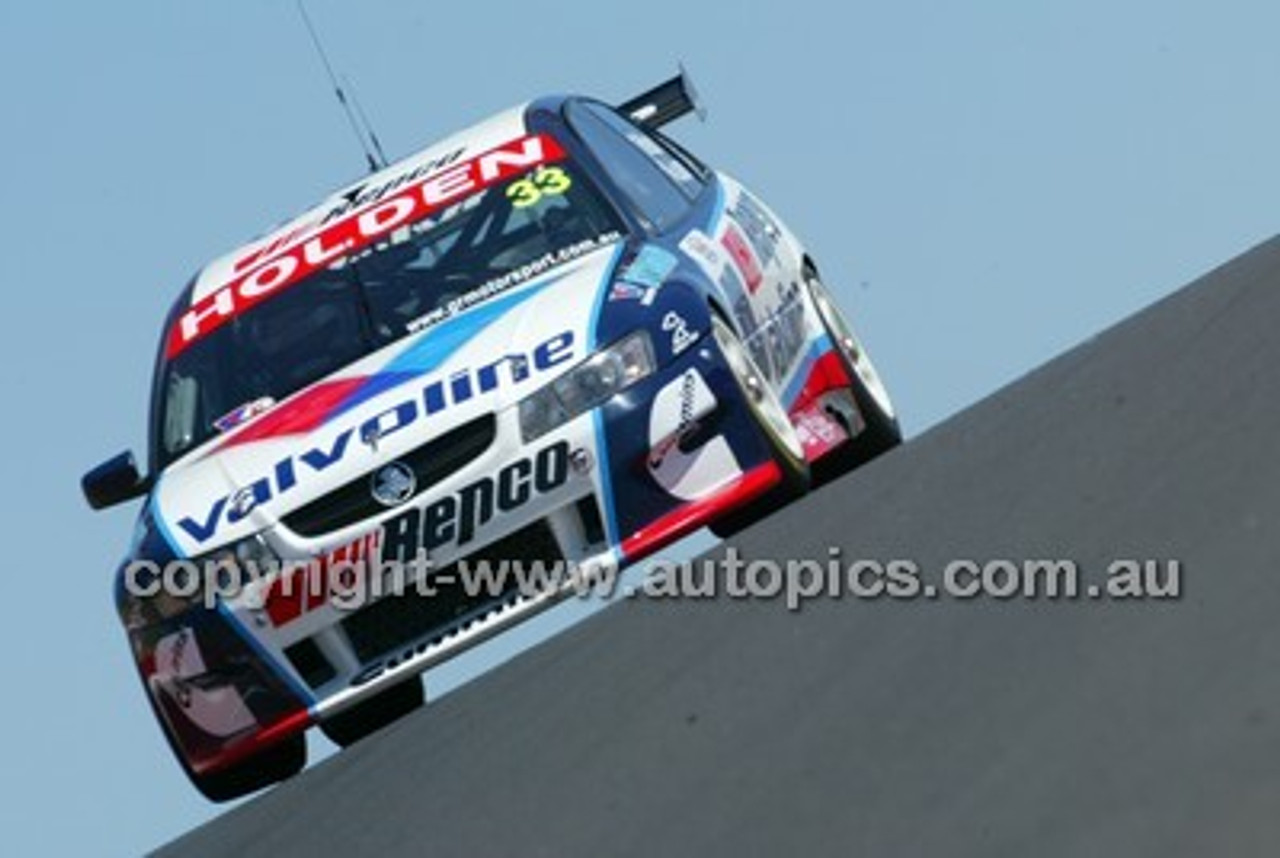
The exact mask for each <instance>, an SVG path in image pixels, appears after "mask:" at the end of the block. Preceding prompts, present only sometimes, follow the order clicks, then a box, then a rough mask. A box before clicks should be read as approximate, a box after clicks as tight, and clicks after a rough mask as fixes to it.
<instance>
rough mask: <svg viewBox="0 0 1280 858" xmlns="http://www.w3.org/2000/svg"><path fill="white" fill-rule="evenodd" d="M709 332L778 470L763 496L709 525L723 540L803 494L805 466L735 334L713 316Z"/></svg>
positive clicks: (778, 406)
mask: <svg viewBox="0 0 1280 858" xmlns="http://www.w3.org/2000/svg"><path fill="white" fill-rule="evenodd" d="M711 332H712V335H713V336H714V337H715V340H716V344H717V345H718V346H719V347H720V352H721V354H723V355H724V358H725V361H726V362H727V363H728V364H729V369H730V370H731V371H732V372H733V376H734V378H735V380H736V381H737V382H738V388H739V390H740V391H741V392H742V399H741V401H742V402H743V404H744V405H746V407H747V410H748V412H749V413H750V414H751V418H752V420H753V421H754V422H755V424H756V428H758V429H759V430H760V434H761V436H762V437H763V438H764V440H765V443H766V444H767V445H768V447H769V452H770V454H771V455H772V457H773V461H774V463H775V464H776V465H777V466H778V468H779V470H781V471H782V481H781V482H780V483H779V484H778V485H777V486H776V487H775V488H774V489H773V490H771V491H770V492H769V493H768V494H766V495H764V496H763V497H761V498H759V499H758V500H755V501H752V502H751V503H749V504H747V505H746V506H745V507H743V508H741V509H737V510H734V511H733V512H731V513H728V514H727V515H725V516H722V517H721V518H720V519H719V520H717V521H714V522H712V523H711V525H710V527H711V532H712V533H714V534H715V535H716V536H719V537H721V538H724V537H727V536H732V535H733V534H735V533H738V532H739V531H741V530H742V529H743V528H745V527H747V526H749V525H751V524H754V523H755V522H757V521H759V520H760V519H762V518H764V517H765V516H766V515H768V514H769V513H771V512H773V511H774V510H777V509H780V508H781V507H783V506H785V505H786V504H788V503H790V502H791V501H793V500H795V499H796V498H797V497H799V496H800V495H802V494H804V492H805V489H807V488H808V487H809V464H808V462H807V461H806V459H805V457H804V447H803V446H802V445H801V443H800V437H799V436H798V435H797V434H796V429H795V426H793V425H792V424H791V418H790V417H789V416H788V415H787V411H786V409H785V408H783V407H782V403H781V402H780V401H779V400H778V396H777V394H776V393H774V391H773V388H772V387H770V386H769V383H768V382H767V381H766V380H765V376H764V374H763V373H762V372H760V369H759V367H757V366H756V364H755V361H753V360H752V359H751V355H750V353H749V352H748V351H747V350H746V349H745V348H743V345H742V341H741V340H740V339H738V335H737V334H736V333H734V331H733V329H732V328H730V327H729V325H728V324H727V323H725V321H724V320H723V319H721V318H720V317H719V316H715V315H713V316H712V317H711Z"/></svg>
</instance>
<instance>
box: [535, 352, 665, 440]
mask: <svg viewBox="0 0 1280 858" xmlns="http://www.w3.org/2000/svg"><path fill="white" fill-rule="evenodd" d="M653 368H654V360H653V344H652V343H651V342H650V341H649V334H648V333H647V332H645V331H636V332H635V333H633V334H628V335H627V336H625V337H623V338H622V339H620V340H618V341H617V342H615V343H614V344H613V345H611V346H609V347H608V348H605V349H601V350H600V351H598V352H596V353H595V354H593V355H592V356H591V357H589V358H587V359H586V360H584V361H583V362H582V363H580V364H578V365H577V366H576V367H574V368H573V369H571V370H569V371H568V372H566V373H565V374H564V375H562V376H560V377H559V378H557V379H556V380H555V381H553V382H551V383H550V384H547V385H544V386H543V387H541V388H539V389H538V390H535V391H534V392H533V393H531V394H529V395H528V396H526V397H525V398H524V399H522V400H520V435H521V437H523V438H524V440H525V441H526V442H528V441H532V440H533V439H535V438H537V437H539V436H540V435H545V434H546V433H548V432H550V431H551V430H552V429H555V428H556V427H557V426H559V425H561V424H562V423H565V422H567V421H569V420H572V419H573V418H574V417H577V416H578V415H579V414H582V413H583V412H584V411H590V410H591V409H592V408H595V407H596V406H597V405H600V404H602V403H604V402H605V401H607V400H608V399H609V398H610V397H612V396H614V395H616V394H618V393H620V392H621V391H623V390H625V389H627V387H629V386H631V385H632V384H634V383H636V382H637V381H639V380H640V379H642V378H644V377H645V376H647V375H649V374H650V373H652V372H653Z"/></svg>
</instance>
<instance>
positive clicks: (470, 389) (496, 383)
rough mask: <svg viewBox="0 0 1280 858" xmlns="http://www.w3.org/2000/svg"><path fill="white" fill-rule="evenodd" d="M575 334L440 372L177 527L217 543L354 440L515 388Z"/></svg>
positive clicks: (563, 351)
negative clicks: (223, 533)
mask: <svg viewBox="0 0 1280 858" xmlns="http://www.w3.org/2000/svg"><path fill="white" fill-rule="evenodd" d="M573 355H574V342H573V332H572V331H563V332H561V333H559V334H556V335H555V336H553V337H551V338H549V339H547V340H545V341H543V342H542V343H540V344H538V345H537V346H535V347H534V348H533V349H532V350H531V351H529V352H527V353H526V352H516V353H513V354H507V355H502V356H499V357H497V358H496V359H495V360H493V361H491V362H490V363H487V364H484V365H482V366H479V367H466V368H462V369H458V370H456V371H452V372H449V373H438V374H437V375H435V376H434V377H431V378H430V380H429V381H427V383H426V384H424V385H422V387H420V388H418V391H417V393H416V394H415V395H414V396H412V397H410V398H406V399H402V400H401V401H399V402H397V403H396V404H394V405H392V406H390V407H388V408H385V409H383V410H382V411H380V412H378V413H377V414H375V415H373V416H371V417H369V418H368V419H366V420H364V421H362V422H361V423H359V424H353V425H350V426H347V427H346V428H344V429H342V430H340V431H339V432H338V433H337V434H336V435H334V436H333V437H332V438H331V439H329V440H328V441H327V442H321V443H319V444H317V445H316V446H314V447H312V448H310V449H307V450H304V451H302V452H300V453H297V454H291V455H289V456H286V457H285V458H283V459H281V460H280V461H278V462H277V463H276V464H275V467H273V468H272V469H271V470H270V471H269V472H268V473H265V474H263V475H262V476H260V477H259V478H258V479H256V480H253V481H252V482H250V483H249V484H248V485H246V486H242V487H241V488H239V489H237V490H236V491H234V492H231V493H230V494H228V495H226V496H224V497H222V498H219V499H218V500H216V501H214V502H213V504H212V505H210V507H209V509H208V510H207V511H205V512H204V513H203V514H202V515H200V516H199V517H193V516H183V517H182V518H179V519H178V522H177V526H178V528H180V529H181V531H182V532H183V533H185V534H186V535H187V536H188V537H189V538H190V539H191V540H193V541H194V542H196V543H197V544H204V543H207V542H209V541H210V540H212V539H213V538H214V537H215V536H216V535H217V534H218V532H219V531H220V530H221V529H222V527H223V525H224V524H225V525H234V524H236V523H238V522H240V521H242V520H243V519H245V518H246V517H247V516H249V515H250V514H251V513H252V512H253V511H254V510H256V509H258V508H260V507H262V506H265V505H266V504H268V503H270V502H272V501H274V500H275V499H277V498H279V497H282V496H283V495H285V494H288V493H289V492H292V491H294V490H295V489H296V488H297V486H298V485H299V483H301V482H307V481H310V480H314V479H317V478H319V477H321V476H322V475H323V474H324V473H325V472H326V471H328V470H329V469H331V468H332V467H334V466H335V465H337V464H338V463H339V462H341V461H343V460H344V459H345V458H346V456H347V454H348V452H349V450H350V449H351V448H352V446H353V445H352V443H351V441H352V439H353V437H354V438H355V439H356V441H357V443H358V442H359V440H360V439H365V438H370V437H374V436H376V437H377V438H379V439H382V438H386V437H387V436H389V435H392V434H394V433H396V432H399V431H401V430H403V429H407V428H409V427H410V426H414V425H416V424H417V423H419V422H420V421H422V420H425V419H426V418H428V417H430V416H432V415H434V414H439V413H441V412H444V411H446V410H448V409H449V408H451V407H452V406H455V405H458V404H461V403H463V402H466V401H468V400H470V399H472V398H474V397H476V396H478V395H481V394H484V393H488V392H490V391H493V390H496V389H497V388H499V387H501V386H506V385H514V384H518V383H521V382H523V381H525V380H527V379H529V378H531V377H532V376H533V375H534V374H535V373H542V372H545V371H547V370H549V369H551V368H552V367H554V366H558V365H559V364H562V363H564V362H565V361H568V360H571V359H572V358H573Z"/></svg>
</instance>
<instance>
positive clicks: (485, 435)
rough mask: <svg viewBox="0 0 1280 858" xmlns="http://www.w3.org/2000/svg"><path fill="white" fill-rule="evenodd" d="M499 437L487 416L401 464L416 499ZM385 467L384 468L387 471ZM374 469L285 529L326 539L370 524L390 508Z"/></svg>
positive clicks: (302, 511) (300, 512) (287, 520)
mask: <svg viewBox="0 0 1280 858" xmlns="http://www.w3.org/2000/svg"><path fill="white" fill-rule="evenodd" d="M496 433H497V419H496V418H495V417H494V416H493V415H492V414H486V415H484V416H482V417H478V418H476V419H475V420H471V421H469V422H467V423H464V424H462V425H461V426H458V427H457V428H455V429H451V430H449V431H448V432H446V433H445V434H443V435H440V436H438V437H436V438H434V439H432V440H431V441H428V442H427V443H425V444H423V445H422V446H421V447H418V448H416V449H414V450H411V451H409V452H408V453H406V454H405V455H403V456H401V457H400V458H399V461H401V462H403V463H404V464H406V465H408V466H409V468H411V469H412V470H413V473H414V476H415V477H416V478H417V485H416V487H415V489H414V495H417V494H420V493H422V492H424V491H426V490H427V489H429V488H431V487H432V486H433V485H435V484H436V483H438V482H440V481H441V480H443V479H445V478H447V477H449V476H450V475H452V474H454V473H456V472H457V471H459V470H461V469H462V468H463V467H465V466H466V465H467V464H468V463H470V462H471V461H473V460H474V459H475V458H476V457H477V456H479V455H480V454H481V453H483V452H484V451H485V450H487V449H489V445H490V444H492V443H493V439H494V436H495V435H496ZM381 466H382V465H381V464H380V465H379V466H378V467H381ZM376 470H377V468H371V469H369V470H368V471H366V472H365V473H363V474H361V475H360V476H359V477H356V478H355V479H354V480H351V481H350V482H348V483H345V484H344V485H342V486H339V487H338V488H336V489H334V490H333V491H331V492H329V493H327V494H324V495H321V496H320V497H319V498H317V499H315V500H313V501H312V502H311V503H309V504H307V505H306V506H303V507H300V508H298V509H296V510H294V511H293V512H291V513H289V514H288V515H286V516H285V517H284V524H285V526H286V527H288V528H289V529H290V530H292V531H293V532H294V533H297V534H300V535H302V536H313V537H314V536H323V535H324V534H326V533H332V532H333V531H335V530H340V529H341V528H344V527H346V526H348V525H351V524H356V523H357V522H361V521H364V520H365V519H367V518H370V517H372V516H374V515H377V514H378V513H380V512H385V511H386V507H385V506H383V505H382V504H380V503H378V501H376V500H374V497H373V492H372V490H371V488H370V484H369V481H370V478H371V477H372V475H373V472H374V471H376Z"/></svg>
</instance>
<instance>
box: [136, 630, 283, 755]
mask: <svg viewBox="0 0 1280 858" xmlns="http://www.w3.org/2000/svg"><path fill="white" fill-rule="evenodd" d="M155 665H156V672H155V674H154V675H152V676H151V678H150V683H151V685H152V687H153V688H155V689H158V690H160V691H162V692H163V693H164V694H165V695H166V696H167V697H169V698H170V699H172V700H173V701H174V702H176V703H177V704H178V705H179V706H181V707H182V710H183V715H184V716H185V717H186V718H187V719H188V720H190V721H191V723H193V724H195V725H196V726H197V727H199V728H200V729H201V730H203V731H204V732H206V733H208V734H209V735H211V736H231V735H234V734H236V733H240V732H243V731H245V730H248V729H249V728H251V727H254V726H256V725H257V723H258V720H257V718H255V717H254V715H253V712H251V711H250V710H249V707H248V706H246V705H245V701H244V699H243V698H242V697H241V696H240V692H239V691H237V690H236V689H235V687H234V686H232V685H228V684H212V685H209V684H205V683H201V682H197V681H195V680H196V679H197V678H198V677H203V676H205V675H206V674H207V669H206V667H205V660H204V656H203V655H202V654H201V652H200V647H199V644H198V643H197V641H196V637H195V633H194V632H193V631H192V630H191V629H190V628H187V627H185V626H184V627H183V628H181V629H179V630H178V631H177V632H176V633H174V634H172V635H168V636H166V637H163V638H161V639H160V640H158V641H156V648H155Z"/></svg>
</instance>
